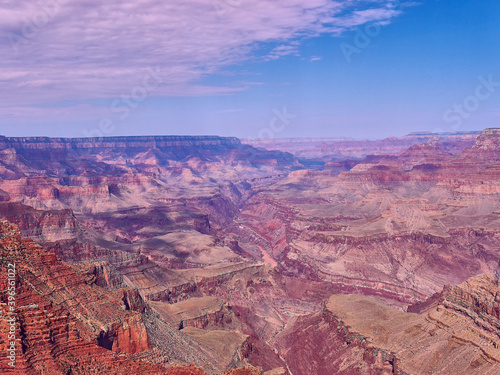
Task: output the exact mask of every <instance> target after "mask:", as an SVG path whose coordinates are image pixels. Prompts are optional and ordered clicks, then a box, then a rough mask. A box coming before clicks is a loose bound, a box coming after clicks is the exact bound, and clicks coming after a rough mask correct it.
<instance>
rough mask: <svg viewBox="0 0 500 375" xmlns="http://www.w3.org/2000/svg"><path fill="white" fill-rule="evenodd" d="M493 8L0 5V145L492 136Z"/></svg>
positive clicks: (257, 3) (90, 0)
mask: <svg viewBox="0 0 500 375" xmlns="http://www.w3.org/2000/svg"><path fill="white" fill-rule="evenodd" d="M499 42H500V2H498V1H491V0H465V1H460V2H457V1H451V0H421V1H413V0H411V1H410V0H406V1H405V0H372V1H367V0H348V1H329V0H307V1H306V0H182V1H180V0H175V1H173V0H170V1H168V0H165V1H160V0H136V1H129V0H120V1H118V0H107V1H104V2H102V1H97V0H48V1H44V2H40V1H37V0H24V1H22V2H20V1H14V0H0V57H1V58H0V135H6V136H51V137H88V136H96V137H101V136H123V135H221V136H236V137H240V138H293V137H353V138H369V139H379V138H384V137H388V136H401V135H405V134H408V133H410V132H415V131H431V132H454V131H471V130H481V129H484V128H487V127H500V43H499Z"/></svg>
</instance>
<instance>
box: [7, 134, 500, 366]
mask: <svg viewBox="0 0 500 375" xmlns="http://www.w3.org/2000/svg"><path fill="white" fill-rule="evenodd" d="M499 198H500V129H485V130H484V131H483V132H479V133H453V134H437V135H436V134H430V133H414V134H409V135H407V136H405V137H399V138H396V137H391V138H388V139H384V140H380V141H367V140H365V141H363V140H350V139H302V140H294V139H290V140H286V139H282V140H243V141H240V140H239V139H236V138H222V137H208V136H207V137H201V136H200V137H179V136H171V137H110V138H99V139H97V138H96V139H93V138H81V139H61V138H7V137H0V219H1V220H2V221H1V222H0V252H1V258H0V259H1V261H0V275H3V276H0V285H1V286H2V288H1V294H0V308H1V311H2V316H3V317H2V318H1V320H0V325H2V329H1V332H0V337H1V338H2V340H1V343H2V350H1V351H0V372H2V373H6V374H7V373H12V374H96V373H98V372H104V373H109V374H125V373H127V374H146V373H147V374H178V375H182V374H186V375H188V374H194V375H196V374H199V375H203V374H209V375H216V374H217V375H219V374H224V375H262V374H265V375H331V374H346V375H347V374H352V375H354V374H416V375H418V374H491V375H493V374H499V373H500V348H499V345H500V304H499V302H500V284H499V281H498V278H499V274H500V241H499V240H500V199H499ZM14 264H15V269H16V276H15V287H16V294H15V313H16V315H15V316H16V320H15V325H14V327H15V329H14V331H13V332H14V334H13V336H14V339H13V340H14V342H15V345H14V346H15V349H16V356H15V366H11V365H9V363H11V362H12V361H11V360H10V359H9V351H8V350H9V345H10V339H9V338H8V334H9V329H10V325H9V324H10V323H9V321H8V319H7V317H8V316H9V312H10V306H11V305H9V301H10V300H9V296H10V294H9V293H8V288H9V286H10V285H11V284H9V282H10V280H9V278H8V276H7V275H8V270H9V267H12V265H14ZM11 300H12V299H11Z"/></svg>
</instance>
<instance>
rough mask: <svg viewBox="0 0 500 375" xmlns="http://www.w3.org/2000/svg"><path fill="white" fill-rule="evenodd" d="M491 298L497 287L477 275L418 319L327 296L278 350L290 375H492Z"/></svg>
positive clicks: (497, 359) (498, 363)
mask: <svg viewBox="0 0 500 375" xmlns="http://www.w3.org/2000/svg"><path fill="white" fill-rule="evenodd" d="M499 292H500V288H499V284H498V281H497V280H495V279H494V278H493V277H492V276H491V275H480V276H477V277H474V278H471V279H470V280H468V281H466V282H465V283H463V284H461V285H458V286H455V287H451V288H450V287H447V288H445V289H444V290H443V291H442V292H441V293H440V298H439V299H438V300H437V301H436V298H435V297H433V298H431V299H430V301H429V303H427V306H426V308H425V309H422V312H421V313H419V314H415V313H410V312H403V311H401V310H397V309H395V308H391V307H388V306H386V305H385V304H383V303H381V302H379V301H377V300H375V299H372V298H369V297H365V296H360V295H335V296H332V297H331V298H330V300H329V302H328V303H327V304H326V306H325V309H324V310H323V311H322V313H320V314H315V315H312V316H308V317H304V318H300V319H298V320H297V321H296V322H294V323H293V324H291V325H290V326H289V327H287V329H286V330H285V331H283V333H281V334H280V335H279V336H278V346H279V348H280V352H281V353H283V355H285V357H286V359H287V363H288V364H289V366H290V369H291V371H292V372H293V373H294V374H298V375H302V374H313V373H314V374H319V375H323V374H324V375H326V374H332V373H336V374H337V373H338V374H349V373H363V374H427V373H432V374H443V375H444V374H449V373H452V372H453V373H460V374H471V375H472V374H478V373H481V374H495V373H497V372H498V371H499V369H500V349H499V345H500V336H499V334H498V332H499V330H498V323H499V322H500V321H499V318H498V302H497V301H496V299H497V295H498V293H499ZM420 307H422V306H420ZM409 310H413V311H415V308H414V307H412V308H411V309H409ZM306 358H308V359H311V360H309V361H308V360H306ZM422 359H425V360H422Z"/></svg>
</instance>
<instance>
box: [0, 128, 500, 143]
mask: <svg viewBox="0 0 500 375" xmlns="http://www.w3.org/2000/svg"><path fill="white" fill-rule="evenodd" d="M487 129H500V128H495V127H487V128H484V129H482V130H467V131H465V130H464V131H456V132H440V133H433V132H429V131H413V132H410V133H408V134H404V135H401V136H388V137H383V138H354V137H290V138H285V137H283V138H242V137H236V136H223V135H216V134H144V135H110V136H102V137H51V136H9V135H4V134H0V139H1V138H14V139H15V138H20V139H65V140H96V139H97V140H99V139H103V140H106V139H114V138H164V137H166V138H168V137H179V138H198V137H202V138H203V137H207V138H209V137H211V138H222V139H231V138H233V139H238V140H240V141H247V140H248V141H261V142H273V141H287V140H305V141H307V140H308V141H314V140H339V141H343V140H349V141H380V140H384V139H388V138H400V137H406V136H419V135H423V136H425V135H436V136H438V135H466V134H477V133H481V132H483V131H484V130H487Z"/></svg>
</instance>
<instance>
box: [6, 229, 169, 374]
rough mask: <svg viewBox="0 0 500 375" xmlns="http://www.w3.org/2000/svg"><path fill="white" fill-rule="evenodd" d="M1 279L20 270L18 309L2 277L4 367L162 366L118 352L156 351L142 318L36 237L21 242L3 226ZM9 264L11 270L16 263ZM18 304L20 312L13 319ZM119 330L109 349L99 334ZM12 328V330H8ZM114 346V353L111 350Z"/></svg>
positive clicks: (45, 370)
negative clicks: (45, 248)
mask: <svg viewBox="0 0 500 375" xmlns="http://www.w3.org/2000/svg"><path fill="white" fill-rule="evenodd" d="M0 233H1V239H0V251H1V263H2V265H1V271H2V275H7V274H8V269H9V264H14V265H15V281H14V286H15V288H16V289H15V305H9V298H8V297H9V296H10V295H11V294H9V293H8V288H7V286H8V283H9V285H10V281H8V279H7V278H5V277H2V278H1V281H0V282H1V289H2V295H1V306H2V315H3V319H2V326H3V327H2V328H3V329H2V331H1V335H2V343H3V348H2V349H3V350H2V351H1V353H0V368H1V370H2V373H13V374H16V373H17V374H67V373H68V372H81V373H90V372H92V371H106V372H108V373H113V374H119V373H124V372H127V371H130V372H132V373H133V372H139V371H141V369H144V370H145V371H151V373H154V374H162V373H165V371H164V369H162V368H161V367H159V366H155V365H152V364H147V363H139V362H134V361H132V360H130V359H128V358H127V357H124V356H119V355H117V354H118V353H129V354H130V353H137V352H141V351H145V350H149V349H150V343H149V340H148V336H147V333H146V331H145V329H144V328H145V327H144V324H143V322H142V317H141V316H140V315H139V314H135V313H133V312H131V311H128V312H127V311H123V310H122V308H121V306H120V304H119V303H118V301H116V300H114V298H113V296H110V295H108V294H105V293H103V292H102V291H100V290H98V289H96V288H92V287H90V286H88V285H87V284H85V282H84V281H83V279H81V278H80V277H79V275H78V274H77V273H76V272H75V271H74V270H73V269H72V268H71V267H70V266H68V265H65V264H62V263H60V262H59V261H58V260H57V259H56V256H55V255H53V254H48V253H46V252H44V251H43V250H42V249H41V248H40V247H39V246H37V245H35V244H34V243H33V242H32V241H31V240H22V239H21V237H20V235H19V232H18V230H17V228H16V227H15V226H13V225H11V224H9V223H7V222H0ZM10 267H11V266H10ZM10 306H14V311H12V312H13V313H15V314H16V315H10V314H9V313H10V312H11V310H10ZM10 316H15V324H13V327H15V331H14V332H15V333H14V338H15V339H14V342H15V345H14V347H15V349H16V350H15V353H16V355H15V366H14V367H12V366H9V365H8V363H9V358H7V347H6V346H7V343H9V342H10V340H8V339H7V338H8V337H7V333H8V332H9V329H10V325H9V327H7V321H6V320H5V318H6V317H10ZM107 325H108V326H109V325H112V326H114V327H116V328H117V330H118V332H117V334H116V335H111V336H110V337H109V338H110V340H112V341H113V342H114V343H115V345H114V347H113V348H110V347H108V348H106V346H107V345H106V343H103V342H102V341H100V333H99V332H105V331H106V326H107ZM7 328H8V329H7ZM106 349H114V351H110V350H106Z"/></svg>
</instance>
